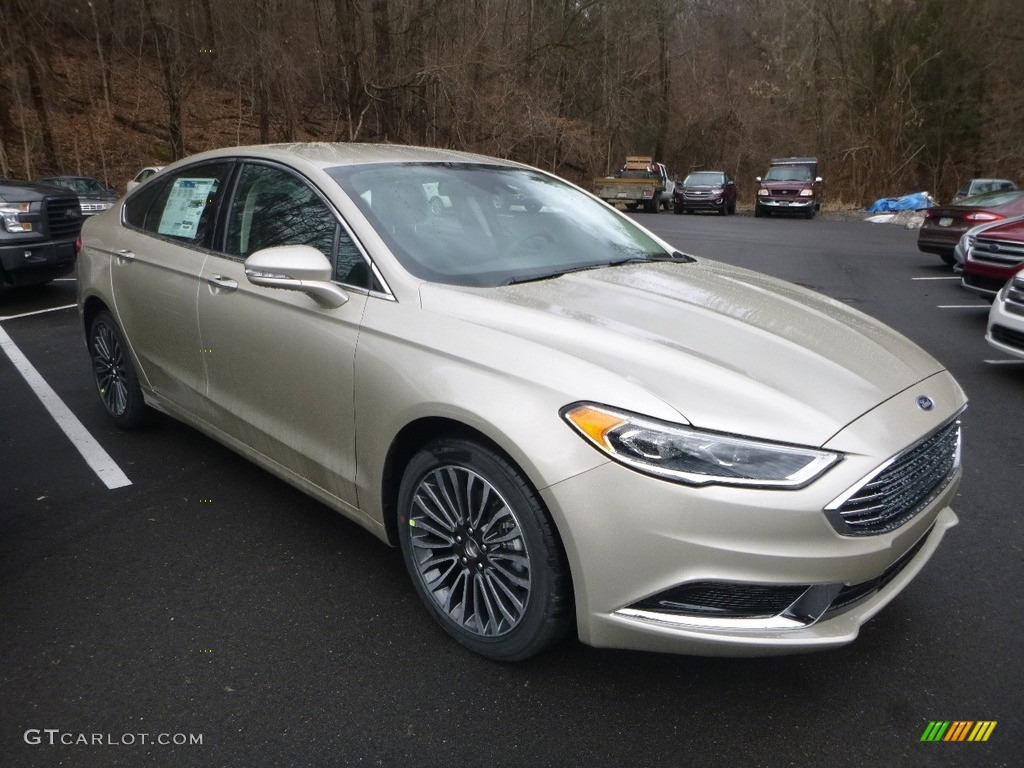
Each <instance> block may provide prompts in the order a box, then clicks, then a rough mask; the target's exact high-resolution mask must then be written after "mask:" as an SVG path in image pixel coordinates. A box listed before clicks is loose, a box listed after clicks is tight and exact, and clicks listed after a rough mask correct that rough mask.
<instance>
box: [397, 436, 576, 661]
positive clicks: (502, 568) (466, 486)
mask: <svg viewBox="0 0 1024 768" xmlns="http://www.w3.org/2000/svg"><path fill="white" fill-rule="evenodd" d="M398 513H399V518H398V539H399V543H400V544H401V547H402V556H403V558H404V560H405V565H406V568H407V569H408V571H409V575H410V577H411V578H412V581H413V584H414V585H415V587H416V591H417V592H418V593H419V595H420V598H421V599H422V600H423V602H424V604H425V605H426V607H427V610H428V611H429V612H430V614H431V615H432V616H433V617H434V619H435V620H436V621H437V622H438V623H439V624H440V625H441V627H442V628H443V629H444V630H445V632H447V633H448V634H449V635H451V636H452V637H453V638H455V640H457V641H458V642H459V643H461V644H462V645H463V646H465V647H466V648H468V649H470V650H471V651H474V652H476V653H479V654H481V655H483V656H487V657H489V658H492V659H496V660H499V661H519V660H521V659H525V658H528V657H530V656H533V655H535V654H537V653H540V652H541V651H543V650H545V649H546V648H548V647H549V646H551V645H552V644H553V643H555V642H556V641H558V640H559V639H560V638H562V637H563V636H564V635H565V633H566V631H567V630H568V628H569V626H570V620H571V619H570V617H571V604H572V601H571V589H570V585H569V576H568V567H567V566H566V564H565V558H564V555H563V554H562V548H561V543H560V542H559V540H558V536H557V533H556V532H555V530H554V525H553V524H552V523H551V520H550V518H549V517H548V514H547V511H546V510H545V509H544V506H543V504H542V503H541V501H540V499H539V498H538V497H537V495H536V493H535V492H534V491H533V489H532V488H531V487H530V485H529V484H528V483H527V482H526V480H525V479H524V478H523V476H522V474H521V473H520V472H519V470H517V469H516V468H515V467H514V466H513V465H512V464H511V463H510V462H509V461H508V460H507V459H506V458H504V457H503V456H501V455H499V454H497V453H495V452H494V451H492V450H490V449H489V448H486V447H484V446H482V445H479V444H477V443H474V442H471V441H468V440H462V439H455V438H452V439H440V440H435V441H434V442H432V443H430V444H428V445H427V446H425V447H424V448H423V450H421V451H420V452H419V453H417V454H416V455H415V456H414V457H413V458H412V460H411V461H410V462H409V465H408V467H406V470H405V473H404V474H403V476H402V484H401V487H400V489H399V496H398Z"/></svg>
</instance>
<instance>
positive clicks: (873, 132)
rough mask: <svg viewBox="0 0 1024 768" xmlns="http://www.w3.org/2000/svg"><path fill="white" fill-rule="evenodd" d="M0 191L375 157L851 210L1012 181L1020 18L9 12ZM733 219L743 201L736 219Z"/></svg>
mask: <svg viewBox="0 0 1024 768" xmlns="http://www.w3.org/2000/svg"><path fill="white" fill-rule="evenodd" d="M0 45H2V54H0V67H2V69H0V171H2V172H3V174H4V175H6V176H13V177H22V178H26V177H27V178H34V177H37V176H41V175H46V174H54V173H76V174H77V173H81V174H85V175H96V176H98V177H100V178H102V179H104V180H105V181H107V182H108V183H110V184H111V185H113V186H115V187H117V188H118V189H119V190H123V189H124V183H125V181H127V180H128V179H129V178H130V177H131V176H132V175H133V174H134V173H135V172H136V171H137V170H138V169H139V168H140V167H142V166H144V165H150V164H163V163H166V162H168V161H170V160H173V159H176V158H179V157H182V156H184V155H187V154H190V153H193V152H196V151H199V150H203V149H208V148H212V147H216V146H226V145H233V144H238V143H255V142H276V141H294V140H326V141H374V142H376V141H392V142H400V143H415V144H427V145H432V146H442V147H452V148H457V149H468V150H472V151H478V152H483V153H486V154H491V155H498V156H501V157H507V158H512V159H516V160H522V161H525V162H528V163H531V164H534V165H538V166H541V167H544V168H547V169H550V170H553V171H555V172H557V173H559V174H561V175H563V176H566V177H568V178H570V179H573V180H576V181H586V180H587V179H588V178H589V177H590V176H591V175H595V174H600V173H605V172H607V171H608V170H611V169H614V168H615V167H616V166H617V165H618V163H620V162H621V159H622V157H623V156H624V155H626V154H627V153H644V154H648V153H649V154H653V155H655V156H656V157H657V158H659V159H661V160H664V161H665V162H666V163H667V164H668V165H669V167H670V168H671V169H673V170H674V171H676V172H678V173H680V174H683V173H685V172H687V171H688V170H690V169H693V168H708V167H713V168H720V169H723V170H726V171H729V172H730V173H732V174H734V175H735V176H736V178H737V179H738V180H739V182H740V184H741V194H745V193H746V192H747V191H748V190H749V189H750V187H751V186H752V178H753V176H755V175H758V174H761V173H763V172H764V170H765V168H766V167H767V162H768V160H769V158H771V157H773V156H778V155H789V154H800V155H817V156H818V157H819V159H820V160H821V165H820V167H821V168H822V170H823V173H824V175H825V177H826V181H827V183H828V185H829V189H830V192H829V195H830V197H831V198H832V199H833V200H835V199H837V198H841V199H843V200H845V201H847V202H849V203H863V202H865V201H868V200H870V199H873V198H874V197H877V196H881V195H892V194H901V193H903V192H908V191H915V190H922V189H923V190H928V191H931V192H932V193H933V194H937V195H938V196H940V197H942V198H948V197H949V196H950V195H951V194H952V192H953V190H954V189H955V187H956V186H957V184H958V182H960V181H961V180H962V179H965V178H969V177H972V176H989V175H992V176H999V177H1008V178H1012V179H1014V180H1016V181H1018V182H1024V87H1022V86H1021V75H1020V64H1021V62H1022V61H1024V5H1022V4H1021V3H1020V0H634V1H633V2H627V1H626V0H92V1H91V2H87V1H86V0H4V2H3V3H2V4H0ZM747 199H749V197H748V198H747Z"/></svg>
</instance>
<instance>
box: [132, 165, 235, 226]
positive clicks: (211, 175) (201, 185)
mask: <svg viewBox="0 0 1024 768" xmlns="http://www.w3.org/2000/svg"><path fill="white" fill-rule="evenodd" d="M230 168H231V165H230V163H210V164H208V165H200V166H191V167H189V168H182V169H181V170H179V171H177V172H176V173H174V174H172V175H170V176H168V177H167V179H165V180H164V182H163V183H162V184H159V185H157V186H158V187H159V193H158V194H157V196H156V198H155V199H154V201H153V204H152V205H151V206H149V209H148V210H147V213H146V217H145V220H144V222H143V223H142V228H143V229H145V230H146V231H147V232H152V233H153V234H154V235H160V236H161V237H170V238H173V239H174V240H179V241H182V242H184V243H191V244H194V245H203V246H206V245H208V244H209V243H208V241H209V238H210V237H211V236H212V234H213V226H214V221H213V217H214V214H215V213H216V209H217V200H218V194H219V193H220V191H221V190H222V189H223V188H224V180H225V179H226V178H227V175H228V171H229V170H230Z"/></svg>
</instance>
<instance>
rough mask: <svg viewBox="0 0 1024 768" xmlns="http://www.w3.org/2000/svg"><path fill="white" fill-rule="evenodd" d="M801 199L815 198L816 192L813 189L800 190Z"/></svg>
mask: <svg viewBox="0 0 1024 768" xmlns="http://www.w3.org/2000/svg"><path fill="white" fill-rule="evenodd" d="M800 197H814V190H813V189H801V190H800Z"/></svg>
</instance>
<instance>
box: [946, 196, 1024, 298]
mask: <svg viewBox="0 0 1024 768" xmlns="http://www.w3.org/2000/svg"><path fill="white" fill-rule="evenodd" d="M1022 268H1024V216H1019V217H1017V218H1015V219H1008V220H1007V221H1005V222H1000V223H999V224H996V225H994V226H991V227H989V228H988V229H986V230H985V231H984V232H981V233H980V234H979V235H978V236H977V237H976V238H975V240H974V245H972V246H971V247H970V248H969V249H968V251H967V254H966V258H965V259H964V274H963V277H962V278H961V282H962V284H963V286H964V287H965V288H969V289H970V290H972V291H974V292H975V293H979V294H981V295H982V296H984V297H985V298H988V299H991V298H993V297H994V296H995V295H996V294H997V293H998V292H999V290H1000V289H1001V288H1002V287H1003V286H1004V285H1006V282H1007V281H1008V280H1009V279H1010V278H1011V277H1013V276H1014V275H1015V274H1016V273H1017V272H1019V271H1020V270H1021V269H1022Z"/></svg>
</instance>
